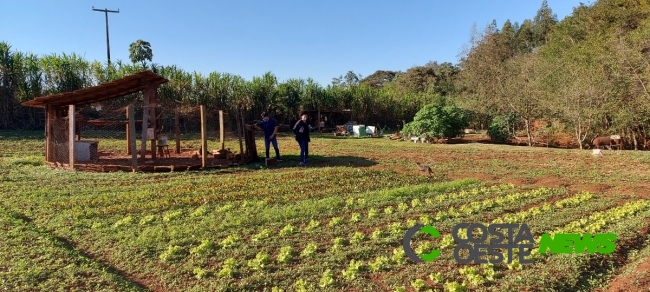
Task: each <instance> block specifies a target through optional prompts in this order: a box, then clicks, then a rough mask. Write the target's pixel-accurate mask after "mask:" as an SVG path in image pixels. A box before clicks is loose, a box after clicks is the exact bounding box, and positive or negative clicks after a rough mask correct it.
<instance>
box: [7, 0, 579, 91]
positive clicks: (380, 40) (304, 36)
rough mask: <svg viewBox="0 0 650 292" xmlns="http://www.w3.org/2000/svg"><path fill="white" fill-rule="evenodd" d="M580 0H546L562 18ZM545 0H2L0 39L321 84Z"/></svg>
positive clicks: (434, 48)
mask: <svg viewBox="0 0 650 292" xmlns="http://www.w3.org/2000/svg"><path fill="white" fill-rule="evenodd" d="M580 2H581V1H577V0H548V4H549V6H550V7H551V9H552V10H553V12H554V13H555V14H557V17H558V19H559V20H562V19H563V18H564V17H566V16H568V15H570V14H571V12H572V11H573V7H576V6H578V5H579V4H580ZM582 2H584V3H585V4H589V3H590V2H589V1H582ZM541 3H542V1H541V0H535V1H532V0H490V1H479V0H455V1H453V0H449V1H435V0H411V1H386V0H375V1H370V0H345V1H344V0H330V1H311V0H302V1H298V0H280V1H252V0H236V1H234V0H233V1H198V0H196V1H169V0H158V1H151V0H150V1H132V0H130V1H123V0H112V1H108V0H90V1H88V0H66V1H45V0H42V1H36V0H0V7H2V10H3V13H2V25H0V41H5V42H8V43H9V44H10V45H11V46H12V48H13V49H14V50H17V51H22V52H31V53H35V54H39V55H43V54H50V53H57V54H61V53H64V52H65V53H73V52H74V53H77V54H79V55H82V56H84V58H86V59H88V60H98V61H101V62H106V60H107V56H106V28H105V16H104V13H103V12H96V11H93V10H92V6H94V7H95V8H98V9H104V8H107V9H109V10H118V9H119V11H120V12H119V13H109V15H108V18H109V34H110V48H111V60H112V61H115V60H118V59H121V60H122V61H125V62H130V61H129V56H128V47H129V44H130V43H132V42H134V41H136V40H137V39H143V40H145V41H148V42H150V43H151V47H152V50H153V54H154V58H153V61H154V62H155V63H158V64H164V65H172V64H174V65H177V66H179V67H180V68H182V69H184V70H186V71H190V72H191V71H197V72H201V73H203V74H209V73H210V72H215V71H216V72H227V73H231V74H236V75H240V76H242V77H244V78H246V79H249V80H250V79H252V77H253V76H261V75H262V74H264V73H265V72H267V71H271V72H272V73H273V74H275V75H276V76H277V77H278V80H279V81H283V80H286V79H288V78H304V79H306V78H308V77H311V78H313V79H314V80H315V81H316V82H318V83H320V84H321V85H327V84H330V83H331V81H332V78H334V77H338V76H340V75H345V73H347V72H348V71H349V70H352V71H354V72H355V73H357V74H361V75H362V76H368V75H370V74H372V73H373V72H375V71H376V70H394V71H398V70H402V71H406V70H407V69H408V68H410V67H412V66H415V65H424V64H426V63H427V62H428V61H438V62H439V63H442V62H451V63H453V64H456V63H457V62H458V55H459V53H460V52H461V50H462V48H463V45H464V44H467V43H468V41H469V38H470V33H471V29H472V25H473V24H474V23H476V26H477V28H478V29H479V30H482V29H483V28H484V27H485V26H486V25H487V24H489V23H490V22H491V21H492V20H493V19H495V20H496V21H497V25H498V26H499V27H501V25H503V23H504V22H505V21H506V20H507V19H510V21H511V22H513V23H514V22H515V21H516V22H519V23H521V22H522V21H523V20H524V19H527V18H531V19H532V18H533V17H534V16H535V13H536V12H537V10H538V9H539V8H540V6H541Z"/></svg>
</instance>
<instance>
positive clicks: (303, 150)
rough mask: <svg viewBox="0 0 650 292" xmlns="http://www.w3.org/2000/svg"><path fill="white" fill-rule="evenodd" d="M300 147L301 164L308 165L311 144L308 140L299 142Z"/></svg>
mask: <svg viewBox="0 0 650 292" xmlns="http://www.w3.org/2000/svg"><path fill="white" fill-rule="evenodd" d="M298 145H300V162H302V163H307V157H308V156H309V142H308V141H307V140H298Z"/></svg>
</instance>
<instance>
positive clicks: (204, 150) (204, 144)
mask: <svg viewBox="0 0 650 292" xmlns="http://www.w3.org/2000/svg"><path fill="white" fill-rule="evenodd" d="M205 113H206V112H205V105H201V165H202V167H206V166H207V165H208V138H207V136H208V133H207V131H206V121H205Z"/></svg>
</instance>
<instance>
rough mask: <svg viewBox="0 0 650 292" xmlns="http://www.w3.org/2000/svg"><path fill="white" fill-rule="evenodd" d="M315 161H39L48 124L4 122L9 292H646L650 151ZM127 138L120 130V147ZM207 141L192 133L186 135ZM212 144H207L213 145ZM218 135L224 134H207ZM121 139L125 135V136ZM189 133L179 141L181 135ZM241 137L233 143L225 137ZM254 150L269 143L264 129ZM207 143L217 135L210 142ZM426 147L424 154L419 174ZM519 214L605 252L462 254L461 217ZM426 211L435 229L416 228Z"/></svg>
mask: <svg viewBox="0 0 650 292" xmlns="http://www.w3.org/2000/svg"><path fill="white" fill-rule="evenodd" d="M312 141H313V143H311V145H310V152H311V154H312V157H311V160H310V166H309V167H308V168H301V167H298V157H297V155H298V145H297V143H296V142H295V141H294V140H293V138H292V137H288V136H286V137H284V136H283V137H280V148H281V152H282V154H283V155H284V159H285V161H284V162H282V163H281V165H280V166H279V167H276V168H274V169H266V168H265V167H262V166H260V165H248V166H247V167H244V168H231V169H225V170H212V171H204V172H184V173H168V174H140V173H136V174H132V173H110V174H106V173H104V174H97V173H71V172H67V171H55V170H50V169H49V168H47V167H45V166H43V152H44V150H43V147H44V143H43V133H42V132H33V133H27V134H25V133H22V134H17V133H7V132H5V133H0V144H1V146H2V149H3V151H2V154H0V158H1V160H0V179H1V181H0V194H1V196H2V200H0V242H1V243H2V244H0V289H4V290H7V291H38V290H57V291H59V290H62V291H71V290H78V291H102V290H103V291H132V290H133V291H264V290H266V291H427V290H429V289H431V291H435V290H436V289H437V290H438V291H466V290H467V291H619V289H620V291H647V289H648V287H649V286H650V283H649V280H648V279H650V275H649V274H648V270H650V266H649V265H650V264H649V263H650V247H649V245H648V243H649V240H648V231H647V230H648V226H650V220H649V219H650V201H647V200H646V199H650V196H648V194H649V192H648V191H647V190H648V187H649V186H650V181H649V180H648V177H650V171H649V170H648V164H649V163H650V152H646V151H620V152H617V153H615V151H605V152H604V154H605V156H604V157H600V158H596V157H592V155H591V152H590V151H586V150H584V151H580V150H567V149H552V148H529V147H517V146H508V145H491V144H481V143H467V144H448V145H443V144H436V145H430V144H415V143H409V142H396V141H389V140H387V139H376V138H364V139H354V138H340V139H336V138H334V137H332V136H331V135H326V136H314V137H313V138H312ZM119 143H122V142H120V141H116V145H117V144H119ZM193 143H194V145H198V141H194V142H193ZM211 143H213V142H211ZM214 144H215V145H216V143H214ZM119 145H121V144H119ZM185 146H187V145H185ZM227 147H230V148H231V149H239V146H238V145H237V144H236V143H235V142H234V141H230V142H229V143H228V145H227ZM257 147H258V152H259V153H263V143H262V141H260V140H259V139H258V145H257ZM212 148H214V147H211V148H210V149H212ZM416 161H423V162H425V163H429V164H430V165H431V166H432V169H433V171H434V177H425V176H423V175H422V174H420V173H418V172H417V170H416V168H415V162H416ZM461 222H483V223H491V222H517V223H518V222H525V223H527V224H528V225H529V227H530V229H531V231H532V232H533V235H534V236H535V238H538V237H539V235H540V234H541V233H547V232H550V233H553V232H558V233H605V232H613V233H617V234H618V236H619V239H618V241H617V248H616V251H615V252H614V253H612V254H610V255H587V254H572V255H547V256H536V257H534V261H535V263H534V264H531V265H518V264H517V263H514V264H510V265H508V264H505V263H504V264H498V265H493V266H492V265H480V266H478V265H459V264H456V263H455V262H454V261H453V255H452V249H453V240H450V236H449V233H450V230H451V228H452V227H453V226H454V225H455V224H457V223H461ZM419 223H421V224H431V225H434V226H436V227H437V228H438V230H440V232H441V234H442V235H443V236H442V238H440V239H432V238H430V237H427V236H416V238H415V240H414V242H413V247H414V249H415V250H416V251H418V252H428V251H429V250H431V249H432V248H441V249H442V255H441V256H440V257H439V258H438V259H436V260H435V261H433V262H430V263H417V264H416V263H413V262H412V261H410V260H408V259H407V257H406V255H405V254H404V252H403V250H402V246H401V244H402V243H401V241H402V238H403V236H404V233H405V232H406V230H407V229H408V228H410V227H412V226H413V225H415V224H419Z"/></svg>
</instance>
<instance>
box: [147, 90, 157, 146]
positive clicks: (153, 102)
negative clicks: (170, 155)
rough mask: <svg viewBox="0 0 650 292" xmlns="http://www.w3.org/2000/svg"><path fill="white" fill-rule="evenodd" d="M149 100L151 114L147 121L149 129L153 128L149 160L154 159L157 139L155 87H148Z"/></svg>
mask: <svg viewBox="0 0 650 292" xmlns="http://www.w3.org/2000/svg"><path fill="white" fill-rule="evenodd" d="M149 88H150V89H149V90H150V92H149V98H151V101H150V102H149V104H150V105H151V107H150V109H151V112H150V113H149V120H151V128H153V139H151V159H156V152H157V151H156V141H157V140H156V139H158V137H157V135H156V126H157V125H156V108H157V107H158V100H156V91H158V88H157V86H155V85H150V86H149Z"/></svg>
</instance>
